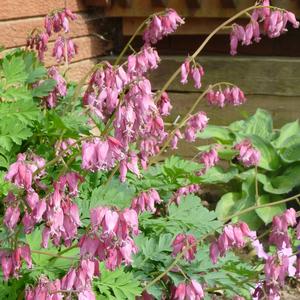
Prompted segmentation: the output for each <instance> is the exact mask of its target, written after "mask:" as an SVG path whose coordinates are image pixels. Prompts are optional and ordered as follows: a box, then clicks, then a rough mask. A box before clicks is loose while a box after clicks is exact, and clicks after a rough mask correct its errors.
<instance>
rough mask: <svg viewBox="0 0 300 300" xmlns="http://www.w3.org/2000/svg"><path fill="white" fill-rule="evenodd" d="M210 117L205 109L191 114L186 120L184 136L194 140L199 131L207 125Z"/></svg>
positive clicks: (191, 140) (188, 139)
mask: <svg viewBox="0 0 300 300" xmlns="http://www.w3.org/2000/svg"><path fill="white" fill-rule="evenodd" d="M208 120H209V118H208V117H207V116H206V113H205V112H203V111H200V112H198V113H197V114H195V115H193V116H191V117H190V118H189V119H188V121H187V122H186V127H185V132H184V137H185V139H186V140H187V141H188V142H194V141H195V139H196V134H197V132H201V131H203V130H204V129H205V127H206V126H207V122H208Z"/></svg>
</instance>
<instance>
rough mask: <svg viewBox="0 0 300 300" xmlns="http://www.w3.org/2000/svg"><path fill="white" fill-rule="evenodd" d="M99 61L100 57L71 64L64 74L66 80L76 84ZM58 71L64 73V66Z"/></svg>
mask: <svg viewBox="0 0 300 300" xmlns="http://www.w3.org/2000/svg"><path fill="white" fill-rule="evenodd" d="M100 59H101V57H96V58H91V59H85V60H82V61H79V62H74V63H71V64H70V65H69V69H68V71H67V73H66V76H67V78H68V79H69V80H72V81H75V82H78V81H79V80H80V79H81V78H82V77H83V76H84V75H85V74H86V73H87V72H88V71H89V70H90V69H91V68H92V67H93V66H94V65H95V64H96V63H97V62H99V60H100ZM60 69H61V71H62V72H64V71H65V68H64V66H61V67H60Z"/></svg>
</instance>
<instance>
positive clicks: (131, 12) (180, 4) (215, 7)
mask: <svg viewBox="0 0 300 300" xmlns="http://www.w3.org/2000/svg"><path fill="white" fill-rule="evenodd" d="M93 1H94V2H95V3H96V2H97V0H93ZM234 2H235V3H236V6H235V7H222V5H221V3H220V0H202V1H201V8H199V9H194V8H192V9H191V8H190V7H189V6H188V4H187V2H186V1H183V0H169V1H168V6H169V7H172V8H174V9H176V11H177V12H178V13H179V14H180V15H182V16H184V17H187V16H192V17H207V18H209V17H226V18H228V17H231V16H233V15H234V14H235V13H237V12H238V11H240V10H242V9H244V8H246V7H249V6H252V5H253V4H254V2H255V1H253V0H243V1H236V0H235V1H234ZM273 2H274V3H273ZM273 2H272V3H273V4H274V5H278V6H279V7H282V8H286V9H289V10H292V11H293V12H294V13H296V15H298V16H300V9H299V6H298V4H297V1H292V0H290V1H273ZM156 11H157V8H155V7H154V6H153V5H152V1H151V0H143V1H140V0H132V8H131V9H128V8H124V7H122V6H120V5H118V3H116V4H114V5H112V7H111V8H109V9H107V10H105V15H106V16H110V17H147V16H149V15H150V14H153V13H154V12H156Z"/></svg>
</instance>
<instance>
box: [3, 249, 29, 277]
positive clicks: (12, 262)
mask: <svg viewBox="0 0 300 300" xmlns="http://www.w3.org/2000/svg"><path fill="white" fill-rule="evenodd" d="M0 261H1V267H2V273H3V277H4V280H8V279H9V278H10V277H16V278H18V276H19V271H20V269H21V267H22V261H24V262H25V263H26V265H27V267H28V268H30V269H31V268H32V261H31V253H30V248H29V246H28V245H27V244H25V245H23V246H17V248H16V249H14V250H0Z"/></svg>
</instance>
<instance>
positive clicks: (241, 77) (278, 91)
mask: <svg viewBox="0 0 300 300" xmlns="http://www.w3.org/2000/svg"><path fill="white" fill-rule="evenodd" d="M183 60H184V57H176V56H174V57H171V56H169V57H168V56H167V57H162V62H161V64H160V67H159V68H158V69H157V70H156V71H155V72H153V73H151V76H150V78H151V80H152V84H153V88H154V89H160V88H161V87H162V84H164V83H165V82H166V81H167V79H168V78H169V77H170V76H171V74H172V73H173V72H174V71H175V70H176V69H177V68H178V67H179V66H180V65H181V63H182V61H183ZM198 62H199V63H200V64H201V65H202V66H203V67H204V70H205V76H204V77H203V87H206V86H207V85H208V84H213V83H216V82H220V81H227V82H232V83H235V84H236V85H238V86H239V87H240V88H241V89H243V90H244V91H245V92H246V93H250V94H264V95H283V96H299V95H300V85H299V82H300V59H299V58H284V57H282V58H281V57H230V56H203V57H200V58H199V59H198ZM179 81H180V79H179V78H178V79H177V80H175V81H174V83H173V84H171V86H170V87H169V90H171V91H181V92H187V91H195V89H194V88H193V84H192V81H191V80H190V82H189V83H188V84H187V85H182V84H180V82H179Z"/></svg>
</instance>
